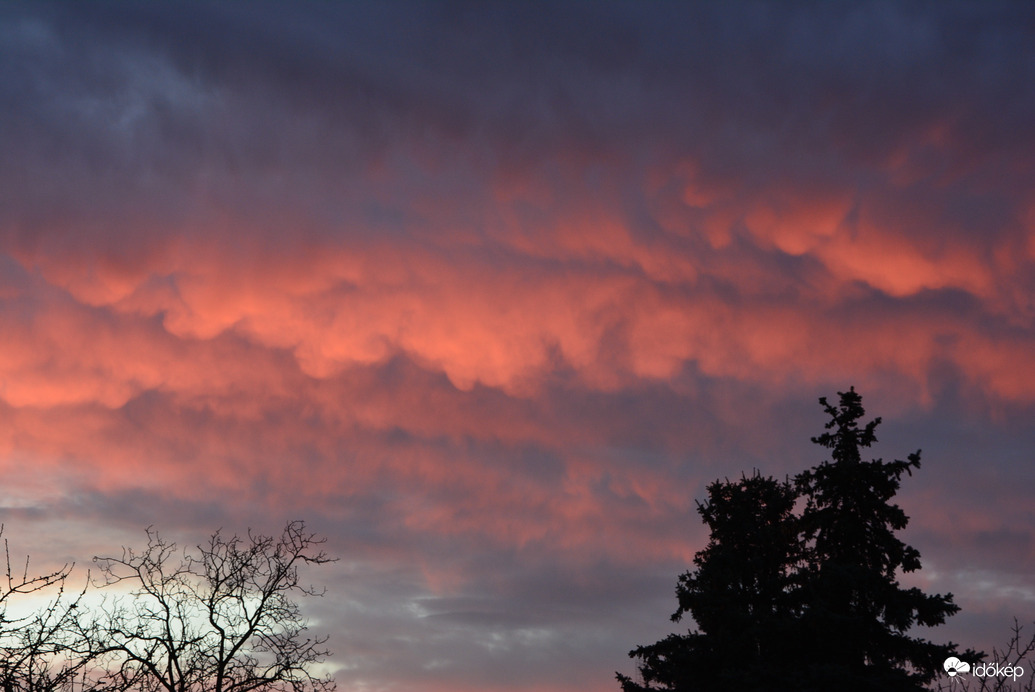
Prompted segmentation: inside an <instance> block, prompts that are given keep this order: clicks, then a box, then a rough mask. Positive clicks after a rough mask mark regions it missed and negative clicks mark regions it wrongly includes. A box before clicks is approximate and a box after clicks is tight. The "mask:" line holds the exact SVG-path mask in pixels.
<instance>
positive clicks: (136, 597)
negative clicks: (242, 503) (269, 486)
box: [96, 521, 334, 692]
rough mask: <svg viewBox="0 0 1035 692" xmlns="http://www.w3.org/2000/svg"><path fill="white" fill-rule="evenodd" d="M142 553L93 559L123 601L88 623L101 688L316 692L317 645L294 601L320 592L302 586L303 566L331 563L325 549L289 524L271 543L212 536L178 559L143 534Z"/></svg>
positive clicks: (321, 685) (321, 682)
mask: <svg viewBox="0 0 1035 692" xmlns="http://www.w3.org/2000/svg"><path fill="white" fill-rule="evenodd" d="M147 537H148V545H147V548H146V549H144V550H143V551H142V552H139V553H137V552H135V551H133V550H132V549H123V554H122V557H119V558H115V557H108V558H96V562H97V564H98V566H99V568H100V570H101V573H102V574H103V575H104V580H105V584H106V585H107V586H113V585H121V586H129V587H131V589H132V591H131V594H130V598H129V599H128V600H127V599H125V598H124V597H122V598H116V599H113V600H111V601H108V602H107V603H106V606H105V608H104V612H103V618H102V619H101V620H99V621H98V622H97V623H96V626H97V630H96V631H97V632H98V633H99V637H100V640H101V641H103V642H104V653H105V656H106V660H105V664H106V667H107V673H106V674H107V675H108V676H109V681H110V684H112V685H113V686H114V687H117V688H119V689H130V688H132V689H137V690H145V691H153V692H158V691H161V690H164V691H166V692H201V691H205V692H209V691H211V692H249V691H251V690H274V691H281V692H282V691H287V690H291V691H292V692H312V691H317V692H323V691H326V690H330V689H333V687H334V683H333V681H332V680H331V679H330V678H327V677H320V676H319V675H318V674H317V672H316V668H317V666H318V664H319V663H320V662H321V661H322V660H323V659H324V658H325V657H326V656H327V655H328V652H327V651H326V650H325V649H324V647H323V645H324V642H325V641H326V639H325V638H321V637H312V636H310V635H309V634H308V631H307V623H306V621H305V619H304V618H303V617H302V614H301V611H300V609H299V606H298V604H297V603H296V602H295V600H294V598H293V597H295V596H312V595H320V594H321V593H322V592H320V591H317V590H316V589H314V588H313V587H312V586H308V585H306V584H304V583H303V582H302V581H301V579H300V575H299V567H301V566H303V565H322V564H325V563H327V562H331V561H332V560H331V558H329V557H327V555H326V554H325V553H324V552H323V551H322V550H321V549H320V545H321V544H322V543H323V542H324V541H323V540H321V539H318V538H316V536H315V535H313V534H311V533H308V532H307V531H306V528H305V525H304V524H303V523H302V522H298V521H296V522H291V523H289V524H287V526H286V527H285V528H284V531H283V533H282V534H281V536H280V537H279V538H274V537H271V536H262V535H258V534H252V533H251V532H249V533H248V535H247V538H240V537H238V536H232V537H226V536H224V535H223V534H222V533H220V532H218V531H217V532H216V533H215V534H213V535H212V537H211V538H210V540H209V542H208V543H207V544H206V545H201V546H198V547H197V549H196V550H195V551H184V552H183V553H180V552H179V551H178V550H177V547H176V544H175V543H169V542H167V541H165V540H164V539H162V538H161V537H160V536H159V534H158V533H157V532H156V531H154V530H153V529H148V531H147Z"/></svg>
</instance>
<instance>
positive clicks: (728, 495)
mask: <svg viewBox="0 0 1035 692" xmlns="http://www.w3.org/2000/svg"><path fill="white" fill-rule="evenodd" d="M795 500H796V494H795V489H794V486H793V485H792V484H790V483H788V482H780V481H776V480H774V479H772V478H766V477H762V476H761V475H760V474H759V473H758V472H757V471H756V472H755V473H754V474H753V475H752V476H750V477H747V476H745V477H742V478H741V479H740V480H739V481H736V482H731V481H729V480H726V481H715V482H714V483H712V484H711V485H709V486H708V500H707V501H706V502H704V503H698V506H697V511H698V513H699V514H700V515H701V517H702V519H703V520H704V523H705V524H707V526H708V528H709V529H710V530H711V539H710V540H709V542H708V545H707V546H706V547H705V548H704V549H703V550H701V551H700V552H698V553H697V555H696V556H695V557H694V564H695V565H696V566H697V569H696V570H695V571H693V572H687V573H685V574H683V575H682V576H681V577H680V578H679V584H678V586H677V588H676V596H677V598H678V600H679V609H678V610H677V611H676V612H675V614H673V616H672V620H673V621H674V622H678V621H680V620H681V619H682V618H683V616H684V615H690V617H692V618H693V620H694V622H696V623H697V626H698V628H699V630H698V631H696V632H693V631H691V632H687V633H686V634H682V635H679V634H672V635H670V636H669V637H667V638H666V639H663V640H661V641H659V642H657V643H655V644H652V645H648V646H641V647H638V648H637V649H635V650H634V651H632V652H631V653H630V655H631V656H634V657H636V658H639V659H641V661H642V663H641V664H640V666H639V669H640V676H641V678H642V681H643V684H639V683H636V682H634V681H633V680H631V679H630V678H628V677H626V676H623V675H620V674H619V675H618V679H619V681H620V682H621V685H622V689H623V690H624V692H645V691H647V690H702V691H708V692H712V691H715V692H720V691H722V690H742V691H749V690H759V691H762V690H771V691H775V690H784V689H786V690H791V689H794V687H793V684H791V681H790V680H789V678H788V677H787V671H786V670H785V664H786V660H787V657H788V656H789V655H790V653H791V650H792V646H793V642H792V640H791V638H790V635H792V634H793V632H792V630H791V627H792V624H793V620H794V607H795V606H794V603H793V601H792V598H793V593H794V590H793V589H792V579H793V567H794V565H795V563H796V562H797V560H798V559H799V557H800V554H801V551H802V545H801V541H800V539H799V538H798V535H799V531H798V526H797V518H796V517H795V516H794V504H795Z"/></svg>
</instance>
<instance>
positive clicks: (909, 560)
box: [795, 387, 959, 692]
mask: <svg viewBox="0 0 1035 692" xmlns="http://www.w3.org/2000/svg"><path fill="white" fill-rule="evenodd" d="M839 396H840V401H839V403H838V405H837V406H833V405H831V404H830V403H829V402H828V401H827V399H826V398H825V397H824V398H821V399H820V404H822V405H823V407H824V410H825V411H826V413H827V415H829V416H830V420H829V421H828V422H827V424H826V429H827V432H824V433H823V434H822V435H819V436H818V437H814V438H812V441H813V442H814V443H816V444H818V445H821V446H823V447H826V448H827V449H829V450H831V452H830V455H831V457H832V460H831V461H824V462H823V463H821V464H819V465H818V466H816V467H814V468H812V469H811V470H809V471H805V472H803V473H801V474H799V475H798V476H797V478H796V479H795V480H796V485H797V487H798V491H799V492H800V493H801V494H802V496H804V497H805V499H806V504H805V508H804V511H803V513H802V517H801V529H802V537H803V538H804V539H805V540H806V542H807V544H808V555H807V560H806V562H805V567H804V571H803V574H802V580H801V582H802V587H801V588H802V592H801V594H800V596H799V598H800V599H801V602H802V616H801V618H800V621H799V623H798V624H799V627H800V632H801V635H800V640H799V641H801V643H802V646H803V648H804V649H805V650H806V651H807V652H808V654H809V656H810V659H811V664H810V665H809V666H807V667H806V669H805V671H803V675H802V678H801V680H800V683H801V684H800V687H799V689H801V690H802V691H803V692H804V691H805V690H817V691H818V690H830V689H841V690H885V691H887V692H896V691H898V690H902V691H906V690H910V691H912V690H920V689H923V685H924V684H926V683H928V682H930V681H931V679H932V678H933V676H934V674H935V672H936V671H938V670H940V666H941V663H942V661H943V660H944V659H945V658H946V657H947V656H948V655H949V654H950V653H952V652H953V651H954V647H953V646H952V645H937V644H933V643H931V642H929V641H926V640H924V639H921V638H916V637H911V636H909V634H907V632H908V630H909V629H911V628H912V627H913V626H914V625H924V626H934V625H940V624H942V623H944V622H945V618H946V617H947V616H950V615H952V614H954V613H956V612H957V611H958V610H959V607H958V606H957V605H955V604H954V603H953V601H952V595H951V594H947V595H937V594H935V595H928V594H925V593H923V592H922V591H921V590H920V589H918V588H915V587H914V588H909V589H906V588H903V587H902V586H901V585H900V584H899V582H898V578H897V577H898V573H899V572H913V571H916V570H918V569H920V553H919V552H917V550H916V549H915V548H912V547H910V546H908V545H906V544H905V543H903V542H902V540H901V539H899V538H898V536H897V535H896V533H897V532H898V531H901V530H902V529H904V528H905V527H906V524H907V523H908V521H909V519H908V517H907V516H906V514H905V512H904V511H902V509H901V508H900V507H899V506H898V505H895V504H892V502H891V500H892V498H893V497H894V496H895V494H896V493H897V492H898V490H899V486H900V483H901V479H902V476H903V474H908V475H912V472H913V469H917V468H919V467H920V451H919V450H917V451H916V452H914V453H912V454H910V455H909V456H908V457H907V460H906V461H900V460H896V461H891V462H885V461H883V460H881V459H873V460H870V461H864V460H863V458H862V450H863V449H865V448H869V447H870V446H871V445H872V444H873V443H874V442H876V441H877V437H876V433H875V431H876V428H877V426H878V425H879V424H880V422H881V419H880V418H875V419H874V420H872V421H869V422H868V423H863V424H861V426H860V421H861V419H862V418H863V416H864V415H865V410H864V409H863V407H862V397H861V396H860V395H859V394H858V393H856V391H855V388H854V387H853V388H851V389H849V391H847V392H839ZM806 671H807V672H806Z"/></svg>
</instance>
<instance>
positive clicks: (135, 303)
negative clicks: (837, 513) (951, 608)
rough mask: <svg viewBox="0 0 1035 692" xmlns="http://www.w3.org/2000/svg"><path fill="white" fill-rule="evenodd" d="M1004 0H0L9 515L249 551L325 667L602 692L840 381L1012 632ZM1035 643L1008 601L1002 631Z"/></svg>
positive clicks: (1023, 183)
mask: <svg viewBox="0 0 1035 692" xmlns="http://www.w3.org/2000/svg"><path fill="white" fill-rule="evenodd" d="M1033 84H1035V7H1033V6H1032V5H1031V4H1029V3H1015V4H1011V3H996V2H990V3H963V2H916V3H896V2H851V3H849V2H843V3H842V2H832V3H831V2H815V3H804V2H788V3H759V2H723V3H710V2H709V3H705V2H701V3H613V2H592V3H545V2H531V3H492V2H489V3H481V2H479V3H465V2H457V3H437V2H433V3H414V2H391V3H363V2H356V3H326V2H313V3H291V4H288V3H284V4H271V3H233V4H230V3H227V4H207V3H195V2H191V3H177V4H167V3H133V4H115V3H89V4H85V3H79V4H71V3H68V4H50V3H5V4H3V5H0V325H2V332H3V336H2V338H0V472H2V477H3V483H2V485H0V521H2V522H3V523H4V525H5V533H4V536H5V537H6V538H8V539H9V540H10V542H11V549H12V553H14V554H26V553H29V554H31V555H32V559H33V564H34V565H39V566H40V567H41V568H42V567H44V566H46V565H49V564H60V563H62V562H65V561H75V562H76V563H77V567H76V569H77V570H81V572H80V574H81V573H83V572H82V571H85V570H86V569H87V568H88V567H89V565H90V560H91V558H92V556H94V555H98V554H101V555H104V554H113V553H117V552H118V551H119V549H120V546H123V545H129V546H137V547H139V546H140V545H142V544H143V543H144V542H145V541H146V537H145V534H144V529H145V528H146V527H147V526H149V525H153V526H155V527H156V528H157V529H158V530H159V531H160V532H161V533H162V534H163V535H165V536H167V537H170V539H173V540H177V541H179V542H181V543H185V544H191V543H192V542H197V541H200V540H201V539H202V538H203V537H204V536H206V535H208V534H210V533H211V532H212V531H214V530H216V529H219V528H223V529H224V530H226V531H237V532H243V531H245V530H247V528H248V527H253V528H255V529H257V530H260V531H264V532H267V533H269V532H276V531H277V530H278V529H279V528H280V527H282V526H283V524H284V523H285V522H286V521H288V520H292V519H302V520H304V521H306V523H307V525H308V526H309V527H310V528H311V529H313V530H314V531H317V532H319V533H320V534H321V535H324V536H326V537H327V538H328V543H327V549H328V551H329V552H331V553H332V554H334V555H336V556H337V557H339V558H340V561H339V562H337V563H335V564H334V565H331V566H325V567H322V568H320V569H319V570H314V571H313V572H311V573H310V574H309V575H308V576H309V577H310V578H311V580H312V581H314V582H316V583H319V584H322V585H324V586H326V587H327V593H326V595H325V596H324V597H323V598H322V599H321V600H320V601H319V602H312V603H307V604H306V608H307V612H309V613H310V615H311V617H312V619H313V626H314V628H316V629H317V630H318V631H320V632H323V633H326V634H328V635H329V636H330V641H329V647H330V648H331V649H332V650H333V652H334V656H333V658H332V659H331V665H332V667H333V668H335V670H336V672H335V677H336V679H337V682H338V685H339V689H341V690H343V691H345V692H352V691H356V692H394V691H402V690H405V691H408V692H445V691H449V692H475V691H478V692H507V691H511V690H527V691H530V692H588V691H590V690H592V691H596V690H616V689H617V684H616V683H615V681H614V673H615V671H620V672H623V673H625V674H632V673H633V672H634V670H635V664H634V662H633V661H631V660H630V659H628V657H627V653H628V651H629V650H630V649H632V648H634V647H635V646H637V645H640V644H646V643H651V642H653V641H656V640H657V639H659V638H661V637H663V636H665V635H666V634H668V633H669V632H672V631H677V630H678V631H683V632H685V631H686V629H687V627H689V626H690V625H691V624H692V623H683V624H673V623H671V622H669V616H670V615H671V614H672V612H674V611H675V609H676V605H677V604H676V602H675V598H674V589H675V585H676V579H677V577H678V575H679V574H680V573H681V572H683V571H685V570H687V569H688V568H689V567H691V560H692V558H693V555H694V553H695V552H697V551H698V550H700V549H701V548H703V547H704V545H705V542H706V541H707V533H706V531H705V529H704V527H703V525H702V524H701V522H700V518H699V516H698V515H697V513H696V509H695V508H696V504H695V503H696V502H697V501H699V500H701V499H703V498H704V488H705V486H706V485H707V484H708V483H710V482H711V481H713V480H715V479H717V478H727V477H728V478H737V477H739V476H740V475H741V474H742V473H744V472H747V473H750V472H751V471H752V470H753V469H759V470H760V471H761V472H762V473H764V474H769V475H773V476H777V477H781V478H782V477H784V476H786V475H793V474H794V473H797V472H799V471H801V470H804V469H806V468H810V467H812V466H814V465H816V464H818V463H820V462H822V461H823V460H824V459H825V458H826V457H825V455H824V450H823V449H822V448H820V447H818V446H816V445H813V444H811V443H810V441H809V439H810V437H811V436H813V435H817V434H819V433H820V432H822V429H823V424H824V423H825V422H826V417H825V415H824V413H823V410H822V408H821V407H820V406H819V404H818V398H819V397H821V396H827V397H836V393H837V392H838V391H844V390H847V389H848V388H849V387H850V386H854V387H855V388H856V390H857V391H859V392H860V393H861V394H862V396H863V404H864V406H865V407H866V408H867V411H868V415H870V416H881V417H882V418H883V421H884V422H883V424H882V425H881V427H880V428H878V435H877V436H878V440H879V443H878V445H877V446H876V447H875V448H874V449H873V450H872V451H873V453H874V456H877V457H882V458H885V459H888V460H890V459H895V458H899V459H904V458H905V456H906V455H907V454H909V453H910V452H913V451H915V450H916V449H918V448H919V449H922V450H923V452H922V467H921V469H920V470H919V471H918V472H916V473H915V474H914V475H913V476H912V477H906V478H905V479H904V482H903V487H902V490H901V492H900V494H899V496H898V498H897V501H898V503H899V504H900V505H901V506H902V507H903V509H904V510H905V511H906V513H907V514H908V515H909V516H910V517H911V522H910V525H909V527H908V528H907V529H906V530H905V531H904V532H903V534H902V536H903V538H904V539H905V540H906V542H907V543H909V544H911V545H913V546H914V547H916V548H917V549H918V550H919V551H920V553H921V555H922V561H923V565H924V566H923V569H922V570H921V571H920V572H918V573H916V574H913V575H906V576H905V577H903V584H906V585H918V586H921V587H922V588H925V589H927V590H930V591H932V592H937V593H945V592H951V593H953V594H954V595H955V599H956V602H957V603H958V604H959V605H960V606H961V607H962V611H961V612H960V614H958V615H957V616H955V617H954V618H952V619H951V620H950V622H949V623H948V624H947V625H945V626H943V627H941V628H938V629H936V630H934V631H932V632H930V633H929V634H926V635H925V636H929V637H930V638H932V639H934V640H936V641H949V640H951V641H954V642H957V643H960V644H961V645H963V646H964V647H968V646H970V647H974V648H984V649H986V650H988V649H990V648H991V647H992V646H993V645H999V644H1002V643H1005V640H1006V638H1007V635H1008V634H1009V627H1010V626H1011V625H1012V623H1013V618H1014V617H1015V616H1016V617H1018V618H1019V619H1020V621H1021V622H1022V624H1023V623H1025V622H1027V623H1032V622H1033V621H1035V588H1033V587H1032V584H1033V583H1035V580H1033V578H1032V577H1033V575H1035V503H1033V502H1032V488H1033V487H1035V464H1033V463H1032V462H1033V461H1035V459H1033V451H1032V450H1033V449H1035V426H1033V425H1032V420H1033V416H1035V128H1033V127H1032V123H1035V88H1033V86H1032V85H1033ZM1029 627H1035V625H1029Z"/></svg>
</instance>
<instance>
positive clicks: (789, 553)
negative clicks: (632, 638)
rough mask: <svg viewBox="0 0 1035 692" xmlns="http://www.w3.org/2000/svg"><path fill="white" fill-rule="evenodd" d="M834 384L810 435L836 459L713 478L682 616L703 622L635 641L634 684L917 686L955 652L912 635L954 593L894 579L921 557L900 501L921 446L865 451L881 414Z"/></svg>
mask: <svg viewBox="0 0 1035 692" xmlns="http://www.w3.org/2000/svg"><path fill="white" fill-rule="evenodd" d="M838 394H839V397H840V398H839V402H838V404H837V405H836V406H834V405H831V404H830V403H829V402H828V401H827V399H826V398H821V399H820V404H821V405H822V406H823V408H824V411H826V413H827V415H828V416H829V417H830V420H829V421H828V422H827V423H826V430H827V432H824V433H823V434H822V435H819V436H818V437H814V438H812V441H813V442H815V443H816V444H818V445H821V446H823V447H825V448H827V449H829V450H831V452H830V454H831V460H830V461H824V462H823V463H821V464H819V465H818V466H815V467H813V468H812V469H810V470H807V471H804V472H802V473H800V474H798V475H797V476H796V477H795V478H794V481H793V483H790V482H782V483H781V482H779V481H776V480H774V479H772V478H766V477H762V476H761V475H760V474H759V473H758V472H757V471H756V472H755V473H754V474H753V475H752V476H750V477H747V476H745V477H742V478H741V479H740V480H739V481H737V482H730V481H728V480H727V481H723V482H720V481H716V482H715V483H713V484H711V485H710V486H709V487H708V500H707V501H706V502H705V503H703V504H699V505H698V512H699V513H700V514H701V517H702V518H703V519H704V522H705V524H707V526H708V527H709V529H710V531H711V538H710V540H709V543H708V545H707V546H706V547H705V548H704V549H703V550H701V551H700V552H698V553H697V555H696V556H695V558H694V565H695V566H696V569H695V570H693V571H691V572H687V573H685V574H683V575H682V576H681V577H680V578H679V584H678V587H677V589H676V594H677V597H678V599H679V609H678V610H677V611H676V613H675V614H674V615H673V616H672V619H673V621H679V620H680V619H681V618H682V617H683V616H684V615H686V614H689V615H690V616H691V617H692V618H693V620H694V622H696V623H697V626H698V628H699V629H698V630H697V631H690V632H688V633H687V634H683V635H680V634H672V635H669V636H668V637H667V638H665V639H663V640H661V641H659V642H657V643H655V644H650V645H646V646H640V647H637V648H636V649H634V650H633V651H631V652H630V654H629V655H630V656H631V657H633V658H637V659H639V660H640V663H639V665H638V668H639V673H640V681H639V682H637V681H634V680H632V679H631V678H629V677H627V676H624V675H621V674H618V680H619V682H620V683H621V687H622V690H623V691H624V692H649V691H651V690H667V691H674V692H713V691H716V692H717V691H720V690H722V691H733V690H736V691H738V692H754V691H758V692H762V691H766V692H785V691H787V692H790V691H791V690H793V691H795V692H828V691H829V690H844V691H847V692H854V691H856V690H858V691H860V692H861V691H863V690H866V691H881V692H916V691H920V690H924V689H925V685H926V684H927V683H929V682H930V681H931V680H933V679H934V676H935V674H936V673H937V672H938V671H940V670H941V664H942V661H944V660H945V658H946V657H948V656H949V655H951V654H955V653H956V646H955V645H954V644H951V643H949V644H934V643H932V642H929V641H927V640H925V639H921V638H917V637H911V636H909V634H908V631H909V630H910V629H911V628H912V627H914V626H916V625H923V626H935V625H939V624H942V623H944V622H945V618H946V617H948V616H951V615H953V614H954V613H956V612H957V611H958V610H959V607H958V606H957V605H955V604H954V603H953V600H952V595H951V594H946V595H937V594H936V595H928V594H925V593H923V592H922V591H921V590H920V589H918V588H908V589H906V588H903V587H902V586H901V585H900V584H899V582H898V578H897V576H898V573H899V572H912V571H915V570H917V569H919V568H920V554H919V552H918V551H917V550H916V549H914V548H912V547H910V546H908V545H906V544H905V543H903V542H902V541H901V540H900V539H899V538H898V536H897V535H896V533H897V532H898V531H901V530H902V529H904V528H905V527H906V524H907V523H908V517H907V516H906V514H905V512H903V510H902V509H901V508H900V507H898V506H897V505H895V504H892V502H891V500H892V498H894V496H895V495H896V493H897V492H898V490H899V487H900V483H901V479H902V475H903V474H908V475H912V471H913V469H916V468H919V467H920V452H919V451H917V452H915V453H913V454H910V455H909V456H908V458H907V461H898V460H896V461H892V462H884V461H882V460H881V459H874V460H870V461H864V460H863V458H862V453H863V452H862V450H863V449H865V448H869V447H870V446H871V445H872V444H873V443H874V442H876V440H877V438H876V432H875V431H876V428H877V426H878V425H879V424H880V418H876V419H874V420H872V421H870V422H868V423H862V424H861V426H860V421H861V419H862V418H863V416H864V415H865V410H864V409H863V407H862V397H861V396H860V395H859V394H858V393H856V391H855V388H854V387H853V388H851V389H849V391H847V392H839V393H838ZM799 500H801V501H802V502H799ZM796 507H800V511H796ZM961 655H963V656H965V657H968V660H980V658H981V657H982V655H981V654H977V653H975V652H973V651H967V652H965V653H964V654H961Z"/></svg>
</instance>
